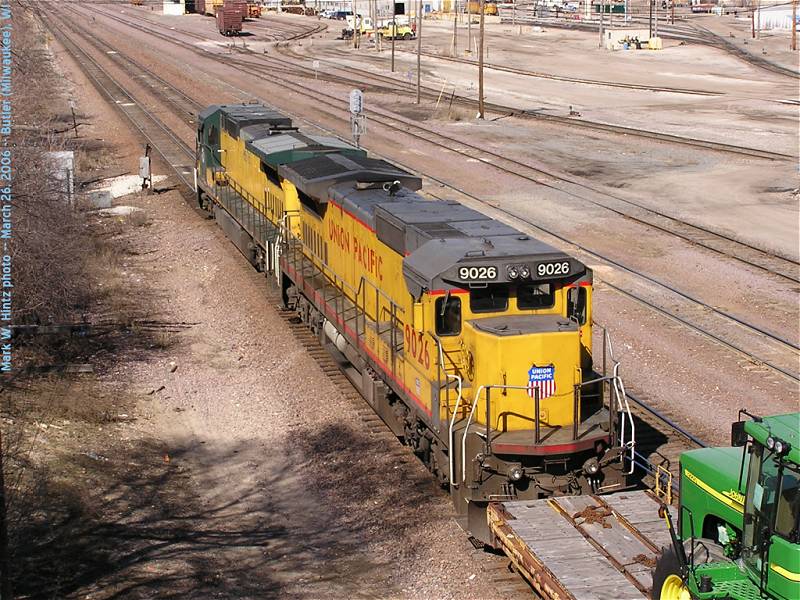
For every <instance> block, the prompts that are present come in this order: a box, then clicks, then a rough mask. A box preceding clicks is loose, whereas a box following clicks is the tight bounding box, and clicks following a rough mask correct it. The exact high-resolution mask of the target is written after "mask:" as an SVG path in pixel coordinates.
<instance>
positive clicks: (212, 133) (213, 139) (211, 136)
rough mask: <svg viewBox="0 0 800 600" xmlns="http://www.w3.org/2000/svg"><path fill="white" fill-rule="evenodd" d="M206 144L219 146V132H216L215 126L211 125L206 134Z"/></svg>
mask: <svg viewBox="0 0 800 600" xmlns="http://www.w3.org/2000/svg"><path fill="white" fill-rule="evenodd" d="M208 143H209V144H211V145H212V146H218V145H219V131H217V127H216V125H212V126H211V129H210V130H209V132H208Z"/></svg>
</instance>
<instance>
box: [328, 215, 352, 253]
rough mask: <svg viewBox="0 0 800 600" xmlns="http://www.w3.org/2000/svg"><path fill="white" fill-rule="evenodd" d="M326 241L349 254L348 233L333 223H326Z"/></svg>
mask: <svg viewBox="0 0 800 600" xmlns="http://www.w3.org/2000/svg"><path fill="white" fill-rule="evenodd" d="M328 239H329V240H330V241H332V242H333V243H334V244H336V245H337V246H339V248H341V249H342V250H344V251H345V252H350V232H349V231H347V230H346V229H345V228H344V227H342V226H341V225H339V224H338V223H334V222H333V221H328Z"/></svg>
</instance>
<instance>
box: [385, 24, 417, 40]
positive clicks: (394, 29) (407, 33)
mask: <svg viewBox="0 0 800 600" xmlns="http://www.w3.org/2000/svg"><path fill="white" fill-rule="evenodd" d="M378 33H380V34H381V35H382V36H383V37H384V38H385V39H387V40H390V39H392V38H394V39H397V40H410V39H412V38H413V37H414V35H415V34H416V32H415V31H414V29H413V28H412V27H409V26H408V25H406V24H404V23H395V22H394V21H389V22H388V23H387V24H386V25H384V26H383V27H381V28H380V29H378Z"/></svg>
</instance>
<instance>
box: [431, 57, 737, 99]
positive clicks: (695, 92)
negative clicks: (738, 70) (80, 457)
mask: <svg viewBox="0 0 800 600" xmlns="http://www.w3.org/2000/svg"><path fill="white" fill-rule="evenodd" d="M422 56H427V57H428V58H434V59H438V60H443V61H446V62H454V63H460V64H466V65H474V66H475V67H476V68H477V66H478V63H477V61H476V60H474V59H471V58H463V57H460V56H443V55H441V54H436V53H434V52H422ZM483 67H484V69H488V70H490V71H500V72H503V73H514V74H515V75H523V76H525V77H534V78H536V79H551V80H553V81H564V82H566V83H580V84H584V85H593V86H599V87H613V88H622V89H628V90H640V91H645V92H664V93H670V94H689V95H692V96H724V95H725V93H724V92H715V91H712V90H700V89H692V88H678V87H668V86H659V85H643V84H638V83H624V82H620V81H603V80H601V79H585V78H582V77H567V76H565V75H556V74H554V73H544V72H541V71H529V70H527V69H520V68H517V67H509V66H506V65H500V64H496V63H484V64H483Z"/></svg>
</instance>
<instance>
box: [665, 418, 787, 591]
mask: <svg viewBox="0 0 800 600" xmlns="http://www.w3.org/2000/svg"><path fill="white" fill-rule="evenodd" d="M743 415H745V416H747V417H749V420H742V416H743ZM731 445H732V447H731V448H703V449H700V450H692V451H690V452H685V453H683V454H682V455H681V481H680V485H681V494H680V499H681V504H680V510H679V514H678V527H677V530H676V528H675V527H674V526H673V523H672V520H671V518H670V515H669V512H668V511H666V510H663V509H662V511H661V516H662V517H663V518H665V519H666V521H667V525H668V527H669V530H670V534H671V537H672V546H671V547H670V548H665V549H663V551H662V554H661V556H660V557H659V559H658V562H657V564H656V567H655V569H654V571H653V591H652V598H653V600H706V599H719V600H722V599H726V600H762V599H764V598H768V599H774V600H799V599H800V413H792V414H787V415H778V416H773V417H763V418H762V417H758V416H755V415H752V414H750V413H748V412H747V411H744V410H743V411H740V413H739V421H737V422H736V423H733V426H732V428H731Z"/></svg>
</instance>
